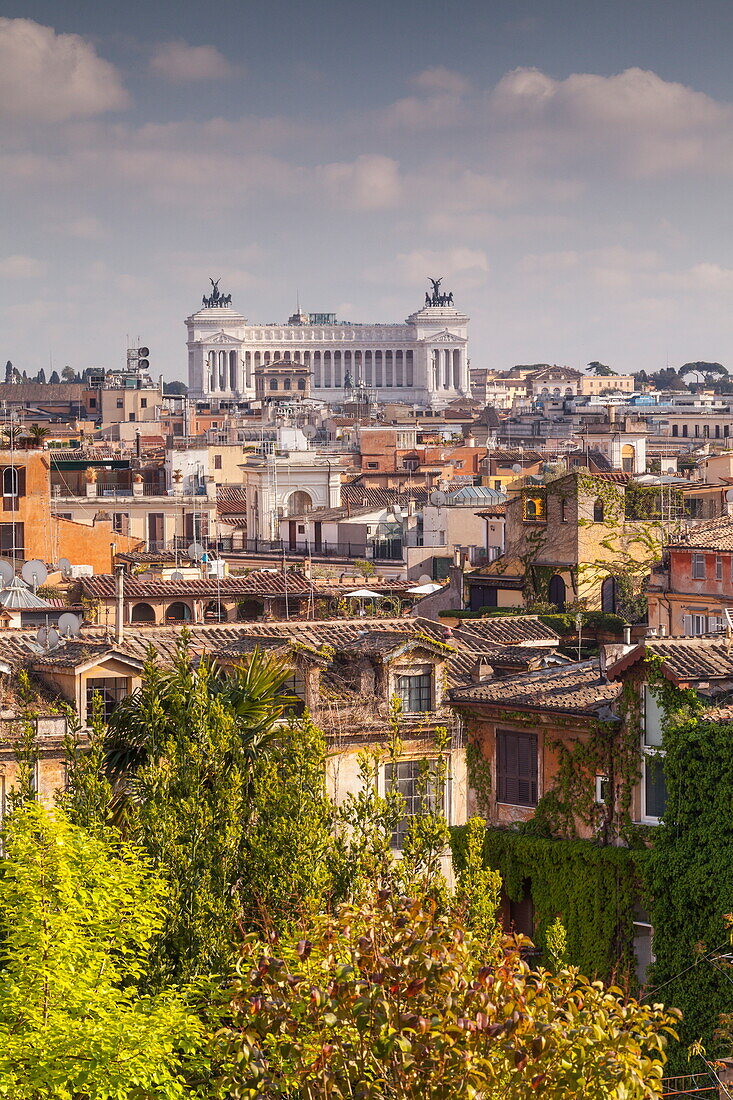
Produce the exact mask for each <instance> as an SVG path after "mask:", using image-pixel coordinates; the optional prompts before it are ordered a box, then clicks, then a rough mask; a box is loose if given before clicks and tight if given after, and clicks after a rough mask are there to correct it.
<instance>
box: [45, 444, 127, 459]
mask: <svg viewBox="0 0 733 1100" xmlns="http://www.w3.org/2000/svg"><path fill="white" fill-rule="evenodd" d="M48 453H49V454H50V455H51V461H52V462H53V463H56V462H59V461H62V462H104V461H105V460H108V459H114V460H115V461H119V460H120V459H125V458H127V457H129V456H128V455H123V454H121V453H120V452H119V451H113V450H112V449H111V448H110V447H104V446H100V447H59V448H58V449H56V450H49V452H48Z"/></svg>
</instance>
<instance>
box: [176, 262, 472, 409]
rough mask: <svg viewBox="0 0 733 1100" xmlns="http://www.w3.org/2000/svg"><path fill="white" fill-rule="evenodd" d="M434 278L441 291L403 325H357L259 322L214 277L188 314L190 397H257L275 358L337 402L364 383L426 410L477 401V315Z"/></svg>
mask: <svg viewBox="0 0 733 1100" xmlns="http://www.w3.org/2000/svg"><path fill="white" fill-rule="evenodd" d="M431 281H432V282H433V285H434V289H433V294H432V296H431V295H430V294H426V295H425V305H424V307H423V308H422V309H420V310H418V311H417V312H415V313H412V314H410V316H409V317H408V318H407V320H406V321H405V322H404V323H403V324H352V323H351V322H348V321H341V322H339V321H337V320H336V317H335V315H333V314H307V313H303V312H302V311H300V310H298V312H297V313H295V314H293V316H292V317H290V319H289V320H288V321H287V323H285V324H282V325H278V324H267V325H258V324H253V323H252V322H250V321H248V320H247V318H246V317H244V316H242V314H241V313H238V312H237V311H236V310H235V309H233V308H232V306H231V295H229V294H227V295H222V294H220V293H219V290H218V285H217V284H216V283H214V281H213V280H211V282H212V287H213V290H212V294H211V295H210V296H208V297H204V299H203V305H202V308H201V309H200V310H198V311H197V312H196V313H193V314H192V315H191V316H190V317H187V318H186V328H187V333H188V340H187V346H188V384H189V396H190V397H193V398H196V399H199V400H201V399H211V400H214V401H242V402H245V401H254V400H257V399H259V397H260V396H261V395H260V394H259V393H258V392H257V390H256V382H257V378H258V377H261V375H262V373H263V370H264V369H265V364H269V363H276V362H294V363H299V364H302V365H303V366H304V367H306V368H307V370H308V372H309V379H310V381H309V387H308V388H309V390H310V396H311V398H313V399H315V400H321V401H325V402H327V403H329V404H339V403H341V402H343V401H344V400H346V399H348V398H349V396H350V394H351V392H353V388H354V387H363V388H364V389H366V390H368V391H370V393H371V394H373V396H374V397H375V399H376V400H377V401H380V402H387V401H390V402H392V401H400V402H405V403H406V404H408V405H416V406H418V407H420V408H432V409H440V408H443V407H444V406H445V405H447V404H448V403H449V402H451V401H454V400H456V399H457V398H461V397H468V396H470V384H469V368H468V321H469V318H468V317H467V316H466V315H465V314H464V313H461V312H460V310H458V309H456V308H455V307H454V306H453V295H452V294H450V295H448V294H440V293H439V286H440V282H441V280H431Z"/></svg>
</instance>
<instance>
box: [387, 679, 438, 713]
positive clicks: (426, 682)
mask: <svg viewBox="0 0 733 1100" xmlns="http://www.w3.org/2000/svg"><path fill="white" fill-rule="evenodd" d="M432 679H433V678H432V676H431V675H430V673H429V672H425V673H421V674H420V675H419V676H398V677H397V685H396V687H397V696H398V697H399V700H400V702H401V703H402V710H403V712H404V713H405V714H422V713H424V712H425V711H428V710H432V709H433V701H432Z"/></svg>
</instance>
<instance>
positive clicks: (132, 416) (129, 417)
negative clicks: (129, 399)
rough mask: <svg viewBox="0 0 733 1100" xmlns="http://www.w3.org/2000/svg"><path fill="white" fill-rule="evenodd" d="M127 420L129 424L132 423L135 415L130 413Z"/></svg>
mask: <svg viewBox="0 0 733 1100" xmlns="http://www.w3.org/2000/svg"><path fill="white" fill-rule="evenodd" d="M127 419H128V420H129V421H130V423H133V422H134V421H135V419H136V417H135V413H130V415H129V416H128V418H127Z"/></svg>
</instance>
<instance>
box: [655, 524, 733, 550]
mask: <svg viewBox="0 0 733 1100" xmlns="http://www.w3.org/2000/svg"><path fill="white" fill-rule="evenodd" d="M668 545H669V547H670V548H671V549H687V548H689V549H691V550H694V549H698V550H733V517H732V516H718V517H717V518H716V519H711V520H708V521H707V522H706V523H698V524H697V525H696V526H694V527H691V528H690V529H689V530H688V531H686V532H685V533H684V534H683V535H681V536H680V537H679V538H677V539H675V540H674V541H673V542H670V543H669V544H668Z"/></svg>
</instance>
